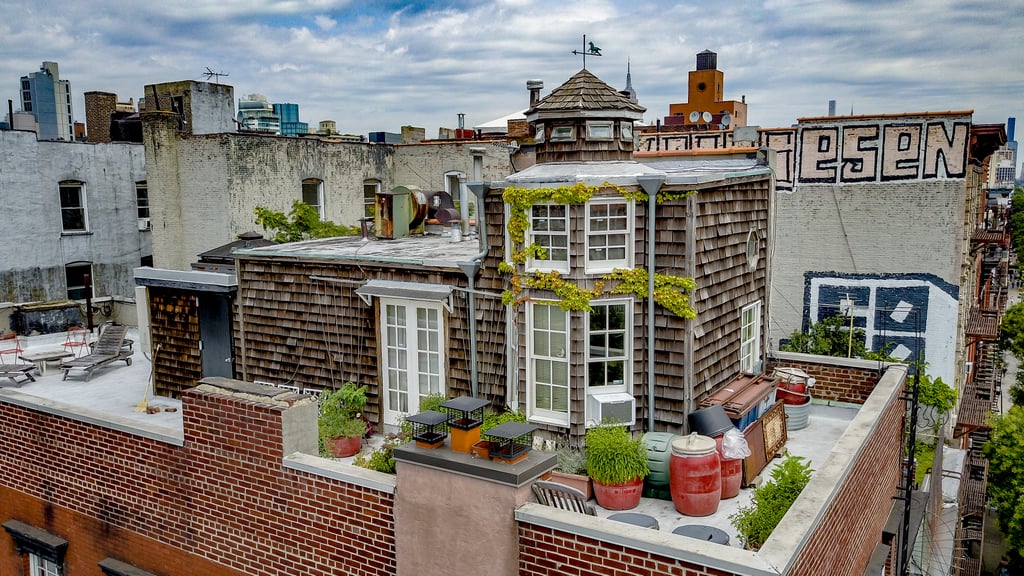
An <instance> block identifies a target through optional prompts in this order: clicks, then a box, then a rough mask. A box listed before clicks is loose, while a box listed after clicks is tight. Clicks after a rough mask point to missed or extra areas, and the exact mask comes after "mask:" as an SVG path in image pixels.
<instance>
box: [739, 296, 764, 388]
mask: <svg viewBox="0 0 1024 576" xmlns="http://www.w3.org/2000/svg"><path fill="white" fill-rule="evenodd" d="M760 363H761V301H760V300H758V301H757V302H754V303H753V304H750V305H747V306H744V307H743V309H742V310H741V311H740V371H741V372H747V373H750V374H756V373H757V372H758V368H759V366H758V364H760Z"/></svg>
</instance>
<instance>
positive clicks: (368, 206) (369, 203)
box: [363, 180, 380, 217]
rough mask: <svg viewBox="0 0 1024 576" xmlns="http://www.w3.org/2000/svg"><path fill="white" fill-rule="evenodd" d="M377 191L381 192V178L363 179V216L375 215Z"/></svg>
mask: <svg viewBox="0 0 1024 576" xmlns="http://www.w3.org/2000/svg"><path fill="white" fill-rule="evenodd" d="M377 192H380V181H379V180H365V181H363V216H367V217H369V216H373V214H374V211H375V210H374V206H375V205H376V202H377Z"/></svg>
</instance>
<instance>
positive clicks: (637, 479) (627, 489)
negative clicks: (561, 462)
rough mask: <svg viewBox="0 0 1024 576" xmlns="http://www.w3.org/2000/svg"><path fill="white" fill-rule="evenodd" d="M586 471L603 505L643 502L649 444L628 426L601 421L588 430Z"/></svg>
mask: <svg viewBox="0 0 1024 576" xmlns="http://www.w3.org/2000/svg"><path fill="white" fill-rule="evenodd" d="M586 461H587V474H588V475H589V476H590V478H591V479H592V480H593V481H594V496H595V497H596V498H597V503H598V504H600V505H601V507H602V508H606V509H608V510H629V509H630V508H636V506H637V505H638V504H640V496H641V495H642V493H643V484H644V477H645V476H647V473H648V472H650V468H648V465H647V447H646V446H645V445H644V442H643V439H642V438H634V437H633V436H632V435H631V434H630V433H629V430H627V429H626V427H625V426H616V425H601V426H597V427H594V428H591V429H589V430H587V459H586Z"/></svg>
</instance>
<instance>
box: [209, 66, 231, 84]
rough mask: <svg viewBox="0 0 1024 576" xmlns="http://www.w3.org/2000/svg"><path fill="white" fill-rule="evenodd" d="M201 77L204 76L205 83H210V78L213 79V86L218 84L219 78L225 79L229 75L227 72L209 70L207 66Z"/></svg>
mask: <svg viewBox="0 0 1024 576" xmlns="http://www.w3.org/2000/svg"><path fill="white" fill-rule="evenodd" d="M203 76H206V81H207V82H209V81H210V78H215V80H214V81H213V83H214V84H220V78H221V76H223V77H225V78H226V77H228V76H229V74H228V73H227V72H214V71H213V70H210V67H209V66H207V67H206V72H203Z"/></svg>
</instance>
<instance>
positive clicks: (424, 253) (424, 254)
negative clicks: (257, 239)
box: [235, 234, 480, 269]
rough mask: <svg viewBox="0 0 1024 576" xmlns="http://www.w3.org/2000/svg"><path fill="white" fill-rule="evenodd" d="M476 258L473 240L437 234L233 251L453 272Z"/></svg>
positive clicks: (353, 238)
mask: <svg viewBox="0 0 1024 576" xmlns="http://www.w3.org/2000/svg"><path fill="white" fill-rule="evenodd" d="M479 255H480V244H479V241H478V239H477V238H476V237H474V236H469V237H463V240H462V241H461V242H452V241H451V238H450V237H448V236H444V235H441V234H415V235H410V236H406V237H404V238H396V239H394V240H382V239H376V238H371V239H368V240H363V238H362V236H339V237H335V238H322V239H319V240H305V241H303V242H291V243H288V244H275V245H273V246H264V247H261V248H249V249H242V250H236V251H235V256H236V257H238V258H239V259H245V258H247V257H264V256H278V257H292V258H301V259H325V260H341V261H345V260H348V261H359V262H377V263H381V264H404V265H415V266H426V267H433V268H454V269H458V268H459V263H460V262H469V261H471V260H475V259H476V258H477V257H478V256H479Z"/></svg>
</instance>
